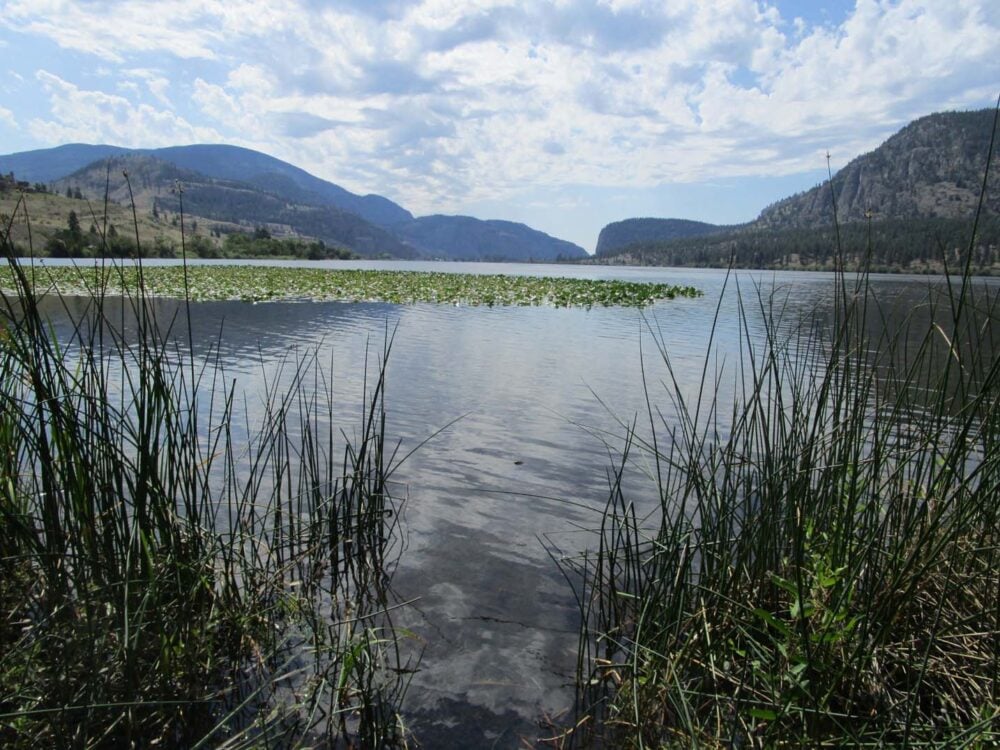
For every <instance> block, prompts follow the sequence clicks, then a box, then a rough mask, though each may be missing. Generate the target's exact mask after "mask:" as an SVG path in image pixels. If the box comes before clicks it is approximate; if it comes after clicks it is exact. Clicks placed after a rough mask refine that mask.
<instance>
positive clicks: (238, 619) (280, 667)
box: [0, 204, 406, 748]
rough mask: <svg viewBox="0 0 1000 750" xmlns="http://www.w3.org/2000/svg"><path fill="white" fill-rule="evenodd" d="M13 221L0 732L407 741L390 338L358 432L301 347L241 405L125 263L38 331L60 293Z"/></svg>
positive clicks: (4, 391) (27, 737) (137, 743)
mask: <svg viewBox="0 0 1000 750" xmlns="http://www.w3.org/2000/svg"><path fill="white" fill-rule="evenodd" d="M18 210H19V211H21V212H24V216H26V209H25V207H24V205H23V204H20V205H19V207H18ZM11 220H12V221H13V219H11ZM95 223H98V224H99V223H100V222H95ZM9 236H10V225H9V224H8V226H6V227H5V228H4V235H3V236H2V237H0V241H2V244H3V248H4V251H5V253H6V256H7V263H8V264H9V266H10V268H11V270H12V272H13V274H14V277H15V279H16V289H12V290H7V291H6V292H4V293H3V294H2V309H0V744H2V745H3V746H5V747H15V748H16V747H23V748H29V747H31V748H34V747H67V748H70V747H72V748H96V747H148V746H153V745H158V746H166V747H184V748H188V747H217V746H229V747H244V746H246V747H249V746H253V747H281V746H298V745H299V744H301V743H307V744H325V745H327V746H333V745H336V744H338V743H339V744H347V743H356V744H358V745H360V746H363V747H390V746H398V745H402V744H405V732H404V729H403V727H402V725H401V722H400V721H399V719H398V714H397V708H398V706H399V705H400V702H401V700H402V696H403V692H404V690H405V687H406V670H405V669H403V667H404V666H405V665H403V664H401V663H400V655H399V651H398V649H397V643H396V639H395V635H394V633H393V630H392V623H391V621H390V619H389V614H388V608H387V605H388V602H389V591H388V581H389V575H390V573H391V570H392V566H393V562H394V561H393V555H394V554H395V551H398V547H397V546H396V541H397V528H396V515H395V513H394V509H395V504H396V501H395V500H393V498H392V497H391V495H390V492H389V484H388V476H389V473H390V472H391V468H392V466H391V464H392V450H391V446H388V447H387V446H386V444H385V427H386V425H385V412H384V409H383V400H382V399H383V395H384V385H385V379H384V378H385V370H384V365H385V357H387V356H388V354H389V348H390V345H389V338H388V337H387V342H386V346H385V350H384V352H383V359H382V361H381V362H380V364H379V366H378V372H377V376H376V378H375V380H374V382H373V383H370V384H368V385H369V388H368V396H367V398H368V401H367V403H368V407H367V409H366V411H365V412H364V414H363V416H362V419H361V423H360V425H358V426H356V427H355V428H354V429H351V430H342V429H341V428H340V427H338V425H337V423H336V420H335V419H334V413H333V412H334V395H333V391H332V385H331V383H330V381H329V380H328V379H327V378H326V376H325V374H324V371H323V369H322V368H320V367H319V366H318V363H317V362H316V361H315V357H306V358H301V359H289V360H288V361H287V362H286V363H285V365H284V372H282V373H275V374H273V375H272V378H271V379H270V381H269V383H270V385H269V386H268V388H267V392H266V394H265V395H264V396H263V402H262V403H261V404H259V405H255V406H253V408H252V412H253V415H256V416H252V415H251V414H249V413H245V412H244V411H242V409H243V406H242V404H244V403H245V401H244V400H243V399H244V397H242V395H241V394H239V393H238V392H237V391H236V388H235V383H234V382H231V381H228V380H227V379H226V375H225V372H224V371H223V369H222V367H221V364H220V363H219V362H218V361H213V360H212V358H211V357H209V358H208V359H206V360H200V359H199V358H198V357H196V355H195V354H194V353H193V347H192V343H193V342H192V337H193V334H192V333H191V329H190V327H189V326H183V327H184V328H185V329H186V332H187V339H186V340H185V338H184V335H183V334H180V335H174V328H175V327H177V328H180V327H181V326H175V325H174V324H175V322H176V321H175V320H158V319H157V304H156V301H155V300H153V299H151V298H150V297H149V296H148V295H147V294H146V291H145V289H144V288H143V286H142V275H141V269H140V274H139V285H138V287H136V288H133V289H131V290H130V291H129V292H128V293H127V296H126V297H125V298H124V299H116V298H111V297H109V296H108V295H106V294H105V289H106V285H107V283H108V281H109V279H110V278H113V277H114V275H115V274H116V273H118V271H119V269H118V267H116V266H113V265H108V266H105V265H97V266H92V267H90V268H88V269H81V271H80V273H81V274H82V275H83V277H84V278H86V279H87V280H88V282H89V284H90V289H91V294H90V296H89V298H88V299H87V300H86V310H85V312H84V313H83V314H78V315H73V313H72V312H71V308H70V306H69V305H68V304H67V303H66V302H65V301H64V302H63V308H64V309H63V310H62V314H63V316H64V317H68V318H69V319H70V323H71V332H70V333H69V334H68V335H65V336H64V335H56V333H55V328H54V327H53V326H52V325H51V324H50V323H49V321H48V320H47V319H46V317H45V314H44V313H43V296H42V294H43V292H45V293H53V294H55V295H57V294H58V290H47V289H44V286H43V284H44V273H43V272H41V271H38V270H37V269H35V268H34V267H32V268H25V267H23V266H22V265H21V264H20V263H19V262H18V261H17V260H16V259H15V257H14V255H13V246H12V243H10V241H9ZM138 255H139V253H137V256H138ZM56 299H58V297H56ZM184 314H185V315H186V314H187V313H186V311H185V313H184ZM161 315H162V312H161ZM366 367H367V364H366ZM279 383H285V385H284V386H281V385H279ZM247 398H248V397H247ZM252 422H257V423H259V427H258V428H255V429H250V425H251V423H252ZM347 432H351V433H353V434H355V437H354V439H353V440H352V441H349V442H347V443H346V444H345V440H346V438H345V437H343V436H344V435H345V434H346V433H347Z"/></svg>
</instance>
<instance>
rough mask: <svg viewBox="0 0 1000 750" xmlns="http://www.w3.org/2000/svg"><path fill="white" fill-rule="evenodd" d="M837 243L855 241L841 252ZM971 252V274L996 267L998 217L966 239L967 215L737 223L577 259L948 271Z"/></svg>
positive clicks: (999, 262) (999, 270) (999, 269)
mask: <svg viewBox="0 0 1000 750" xmlns="http://www.w3.org/2000/svg"><path fill="white" fill-rule="evenodd" d="M838 238H839V243H840V247H842V248H855V249H856V250H853V251H851V252H839V251H838V250H837V247H838ZM970 252H971V265H970V267H969V271H970V272H971V273H972V274H973V275H975V276H997V275H1000V218H998V217H996V216H986V217H983V218H982V219H981V220H980V221H979V225H978V230H977V233H976V239H975V242H974V243H973V244H972V245H971V250H970V247H969V239H968V221H967V220H960V219H946V218H936V219H926V218H925V219H907V220H903V219H897V220H892V221H889V220H883V221H861V222H851V223H848V224H842V225H838V226H837V227H833V226H823V227H813V228H774V229H770V228H760V227H740V228H735V229H731V230H729V231H718V232H713V233H710V234H703V235H700V236H696V237H681V238H676V239H671V240H662V241H646V242H635V243H631V244H628V245H626V246H624V247H620V248H615V249H614V250H611V251H608V252H606V253H602V254H600V255H596V256H592V257H590V258H586V259H583V260H577V261H568V262H570V263H575V264H581V265H609V266H615V265H630V266H663V267H671V268H723V269H724V268H740V269H747V270H751V269H752V270H766V271H839V270H842V271H846V272H849V273H858V272H862V271H866V272H869V273H904V274H929V275H938V276H941V275H946V274H949V273H951V274H955V273H956V272H958V273H960V272H961V269H962V268H963V267H964V262H965V259H966V258H967V257H968V254H969V253H970Z"/></svg>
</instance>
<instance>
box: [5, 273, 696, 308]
mask: <svg viewBox="0 0 1000 750" xmlns="http://www.w3.org/2000/svg"><path fill="white" fill-rule="evenodd" d="M142 279H143V284H144V285H145V288H146V291H147V293H149V294H152V295H154V296H158V297H175V298H185V297H187V298H188V299H191V300H193V301H208V300H244V301H248V302H265V301H269V300H343V301H353V302H392V303H396V304H411V303H416V302H430V303H440V304H461V305H547V306H553V307H585V308H589V307H594V306H606V307H607V306H625V307H645V306H647V305H650V304H652V303H654V302H656V301H658V300H665V299H674V298H675V297H697V296H700V295H701V292H700V291H699V290H697V289H695V288H694V287H690V286H677V285H673V284H657V283H647V282H631V281H615V280H594V279H568V278H558V277H534V276H514V275H502V274H498V275H477V274H464V273H441V272H422V271H371V270H331V269H316V268H278V267H267V266H191V267H189V268H188V269H187V279H186V281H185V273H184V269H183V268H182V267H179V266H145V267H143V268H142ZM0 280H2V281H0V284H2V286H3V287H4V288H6V289H10V288H11V287H12V286H13V284H12V281H13V280H12V278H11V276H10V271H9V269H3V271H2V272H0ZM35 280H36V284H37V285H38V287H39V291H52V292H58V293H60V294H66V295H73V294H84V295H90V294H94V293H95V291H96V290H98V289H101V288H102V287H103V293H104V294H109V295H120V294H135V293H136V292H137V291H138V288H139V269H138V268H137V267H135V266H131V265H124V266H121V265H115V266H111V265H108V266H104V267H103V268H102V267H100V266H85V265H80V266H75V267H74V266H43V267H36V268H35Z"/></svg>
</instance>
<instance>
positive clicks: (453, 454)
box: [47, 264, 941, 747]
mask: <svg viewBox="0 0 1000 750" xmlns="http://www.w3.org/2000/svg"><path fill="white" fill-rule="evenodd" d="M320 265H322V264H320ZM368 265H370V264H368ZM383 265H384V264H383ZM446 265H449V266H457V267H458V268H457V270H460V271H463V272H504V273H511V272H514V271H523V272H526V273H536V274H552V273H560V274H562V275H580V276H587V277H591V278H609V277H614V278H625V279H630V280H649V281H669V282H672V283H679V284H690V285H693V286H697V287H699V288H701V289H703V290H704V291H705V296H704V297H702V298H699V299H678V300H672V301H668V302H663V303H659V304H657V305H654V306H653V307H651V308H649V309H647V310H645V311H637V310H632V309H619V308H600V309H593V310H572V309H548V308H467V307H450V306H435V305H412V306H405V307H401V306H395V305H388V304H374V303H336V302H324V303H264V304H257V305H251V304H247V303H241V302H217V303H199V304H195V305H192V307H191V311H192V320H191V330H192V332H193V342H194V351H195V354H196V356H197V357H198V358H200V359H201V360H204V361H208V360H212V359H216V358H217V359H218V361H219V362H220V363H221V364H222V366H223V367H224V369H225V373H226V376H227V377H228V378H230V379H232V380H234V381H235V383H236V390H237V392H238V393H245V394H249V395H248V396H247V402H248V403H249V404H252V403H253V400H254V398H255V397H256V396H255V394H262V393H264V392H265V390H266V387H267V383H268V382H270V380H272V379H273V378H274V377H275V371H276V368H277V367H278V366H279V365H280V363H281V362H283V361H285V360H286V358H287V357H288V356H289V352H293V353H294V352H298V353H302V354H305V353H307V352H310V351H315V352H317V358H318V361H319V362H320V363H321V364H322V365H324V366H325V367H326V368H327V370H328V371H329V373H330V375H331V377H332V378H333V391H334V395H335V398H336V399H337V402H336V409H335V413H334V415H333V416H334V419H335V420H337V422H338V423H339V424H342V425H344V426H345V429H347V430H350V429H351V427H350V426H351V425H352V424H355V423H357V422H358V421H359V420H358V415H359V414H360V410H361V409H362V408H364V393H363V391H364V379H365V376H366V373H365V367H364V362H365V359H366V357H367V358H369V360H371V361H374V360H375V359H377V357H378V354H379V353H380V352H381V348H382V345H383V342H384V340H385V337H386V335H387V332H390V333H391V332H393V331H395V339H394V343H393V351H392V354H391V357H390V365H389V378H388V386H387V396H386V401H387V405H388V412H389V426H388V431H389V436H390V437H397V438H398V439H399V440H400V441H401V448H400V455H405V454H406V453H408V452H409V451H410V450H411V449H413V448H415V447H416V446H417V445H418V444H420V443H421V442H422V441H424V440H426V439H427V438H429V437H431V436H432V435H434V437H433V439H431V440H430V441H429V442H427V443H426V444H425V445H422V446H421V447H420V449H419V450H418V451H417V452H416V453H415V454H413V455H412V456H411V457H410V458H409V459H407V461H406V462H405V463H404V464H403V465H402V466H401V467H400V468H399V469H398V470H397V472H396V474H395V475H394V477H393V478H394V479H395V480H396V481H398V482H401V483H402V484H403V485H405V486H406V488H407V497H408V500H407V504H406V508H405V528H406V531H407V535H408V537H407V549H406V550H405V552H404V554H403V557H402V561H401V564H400V568H399V570H398V571H397V572H396V575H395V578H394V585H395V588H396V593H397V595H398V596H399V597H400V598H401V599H404V600H409V599H416V602H415V604H414V605H413V606H411V607H408V608H405V609H403V610H402V611H401V612H400V614H399V615H398V616H397V617H396V620H397V622H398V623H400V624H403V625H405V626H407V627H408V628H410V629H411V630H412V631H413V632H414V633H415V636H416V638H415V640H414V641H413V642H412V644H411V646H412V648H413V649H414V651H420V650H423V653H424V658H423V664H422V670H421V672H419V673H418V674H417V675H415V677H414V680H413V683H412V687H411V689H410V692H409V695H408V703H407V706H406V710H407V717H406V720H407V723H408V725H409V726H410V727H411V728H412V729H413V731H414V733H415V735H416V737H417V738H418V740H420V741H421V742H422V743H423V744H424V745H425V746H428V747H470V746H495V747H518V746H519V743H520V742H521V738H522V737H523V738H529V739H530V738H534V737H536V736H538V733H539V729H538V727H537V724H536V722H537V720H538V719H539V717H541V716H543V715H556V714H558V713H560V712H561V711H564V710H565V709H566V708H567V707H568V706H569V704H570V702H571V700H572V697H573V689H572V684H571V683H572V674H573V670H574V668H575V648H576V643H577V641H576V631H575V627H576V606H575V603H574V601H573V597H572V592H571V591H570V590H569V588H568V586H567V584H566V581H565V580H564V579H563V577H562V575H561V574H560V572H559V571H558V569H557V567H556V566H555V565H554V563H553V561H552V560H551V559H550V557H549V555H548V553H547V552H546V550H545V547H544V546H543V544H542V540H543V539H547V540H550V542H551V543H552V544H555V545H557V546H558V549H559V550H560V551H561V552H562V553H565V554H567V555H571V554H574V553H576V552H577V551H579V550H580V549H581V548H582V547H583V546H584V545H586V544H587V543H589V539H588V537H587V536H586V535H585V534H581V533H579V529H581V528H584V529H586V528H591V527H593V526H594V524H595V521H596V519H597V517H598V512H599V510H600V509H601V508H602V507H603V505H604V501H605V499H606V494H607V482H608V480H607V469H608V466H609V462H610V455H613V450H614V448H615V447H618V446H620V445H621V442H622V440H623V438H624V429H623V427H622V423H623V422H624V423H629V422H631V421H632V420H633V419H635V418H636V417H637V416H639V418H640V419H639V423H640V426H641V425H642V424H643V423H644V420H645V418H646V417H645V415H646V412H647V403H646V398H645V395H644V392H643V373H644V371H645V379H646V383H647V385H648V386H649V388H650V393H651V394H652V400H653V404H654V407H655V408H657V409H659V410H661V411H662V413H663V414H664V415H666V416H667V419H668V421H669V420H670V419H671V417H670V415H671V408H672V407H671V404H670V402H669V400H668V399H667V397H666V394H667V391H669V390H670V386H669V383H668V379H669V375H668V373H667V372H666V370H665V368H664V366H663V363H662V362H661V361H660V354H659V352H658V351H657V347H656V346H655V345H654V344H653V336H652V335H651V333H650V331H653V332H655V334H656V337H657V338H659V341H660V343H661V344H662V346H663V349H664V351H665V352H666V353H667V354H668V355H669V357H670V361H671V364H672V366H673V373H674V376H675V377H676V378H677V380H678V385H679V387H680V389H681V391H682V392H683V393H684V395H685V398H687V399H688V400H689V401H691V402H692V403H693V402H694V401H695V400H696V399H697V397H698V393H699V388H700V383H701V379H702V375H703V370H704V369H705V356H706V352H707V351H708V348H709V342H710V341H711V342H712V345H713V355H712V357H711V358H710V359H709V361H708V367H707V373H708V379H709V380H710V381H713V382H718V384H719V386H720V393H719V399H720V403H722V404H729V403H731V400H732V398H733V396H734V395H735V393H736V384H737V382H738V381H737V375H738V373H739V366H740V363H741V356H742V354H743V353H744V352H743V341H744V335H749V336H750V338H751V340H755V341H760V340H762V339H763V337H764V336H765V335H766V331H767V329H766V327H765V325H764V315H765V314H771V313H772V312H773V311H774V310H780V311H781V315H780V316H779V318H778V320H779V323H778V326H777V332H778V333H779V334H780V335H782V336H786V337H789V338H791V337H793V336H795V335H797V334H798V333H799V332H800V330H801V329H800V325H801V323H800V321H801V318H802V316H803V315H806V314H808V315H811V316H813V317H812V320H813V321H814V322H815V325H817V326H819V329H820V330H821V331H826V332H830V331H831V330H832V327H833V325H834V319H833V317H832V313H831V312H830V310H831V309H832V304H831V303H832V301H833V300H834V295H835V293H836V290H835V286H834V283H833V277H832V276H831V275H829V274H802V273H796V274H781V273H766V274H762V273H750V272H740V273H737V274H734V275H733V276H732V277H731V278H729V279H728V281H727V280H726V275H725V273H724V272H718V271H705V270H676V269H670V270H666V269H621V268H615V269H609V268H600V267H563V266H559V267H543V266H538V267H535V266H529V267H524V266H519V267H516V268H515V267H511V266H502V267H500V268H499V269H491V268H489V267H488V266H486V265H469V264H446ZM337 267H344V264H337ZM403 267H404V268H413V266H412V265H409V264H407V265H405V266H403ZM431 270H442V268H441V264H434V265H433V269H431ZM873 283H874V289H875V293H876V299H877V301H878V303H879V304H880V305H881V309H882V311H883V312H881V313H880V315H878V316H872V317H870V318H869V319H868V320H867V321H866V323H865V325H867V326H869V327H870V328H871V330H872V331H873V332H875V331H877V330H879V329H880V328H881V327H882V326H884V325H889V326H894V325H901V322H900V321H902V320H903V319H904V317H905V314H911V315H912V314H914V310H916V315H918V316H919V315H922V314H924V313H925V312H926V309H924V308H920V307H918V306H917V302H918V301H922V300H923V299H925V298H926V287H927V284H928V282H927V280H926V279H923V278H918V279H902V278H899V277H889V278H886V279H876V280H874V282H873ZM936 288H938V289H941V287H940V286H937V287H936ZM723 289H725V292H724V293H723ZM720 299H721V303H720ZM741 299H742V305H743V311H744V316H743V317H742V318H741V316H740V314H739V309H740V300H741ZM67 304H68V305H69V308H70V312H71V313H73V314H80V313H81V312H82V311H83V308H82V307H81V305H82V304H83V303H82V302H80V301H72V300H70V301H68V302H67ZM47 305H48V306H49V307H48V309H49V312H50V314H51V315H52V316H53V319H54V320H55V321H56V325H57V329H58V330H59V331H61V332H62V333H63V334H66V333H68V329H67V322H66V317H65V315H64V314H63V311H62V309H61V306H60V305H59V304H58V303H56V302H55V301H53V300H50V301H49V302H48V303H47ZM717 310H718V319H717V321H716V322H715V324H714V331H713V321H715V319H716V315H717ZM122 312H123V313H124V314H125V317H127V310H123V311H122ZM182 312H183V306H182V305H181V304H180V303H177V302H170V301H157V302H156V315H157V319H158V320H159V321H160V322H161V323H164V324H166V323H167V322H168V321H171V320H174V319H175V316H177V315H180V314H181V313H182ZM111 317H112V319H114V315H112V316H111ZM177 320H182V319H181V318H177ZM922 325H923V327H922V328H921V323H919V322H918V323H916V324H914V325H913V326H912V330H913V331H914V334H913V335H914V336H916V335H918V332H919V333H921V335H922V332H923V331H926V328H927V326H926V322H924V323H923V324H922ZM186 326H187V324H186V321H185V322H184V323H183V325H181V324H180V323H175V324H174V334H175V336H176V337H177V341H178V345H179V346H185V345H186V340H187V339H186V335H187V327H186ZM373 369H374V368H373V367H369V370H368V375H369V376H370V375H371V373H372V372H373ZM292 370H294V367H292V368H289V369H288V370H286V372H285V376H286V377H288V376H290V375H289V373H290V371H292ZM725 416H726V411H725V410H723V412H722V413H721V414H720V417H723V418H724V417H725ZM456 419H457V421H455V422H454V423H453V424H451V425H450V426H448V427H447V428H446V429H444V430H443V431H442V432H440V434H436V435H435V432H436V431H438V430H439V429H441V428H442V427H445V426H446V425H449V424H450V423H452V422H453V420H456ZM725 427H726V426H725V424H721V425H720V428H721V429H722V431H723V434H724V432H725ZM606 442H607V443H610V444H611V449H612V452H611V454H609V447H608V445H606ZM635 489H636V492H637V493H643V492H644V493H646V496H647V499H649V500H651V499H652V492H653V490H652V487H651V485H649V484H646V483H643V482H641V481H637V482H636V484H635ZM640 499H641V495H640Z"/></svg>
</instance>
